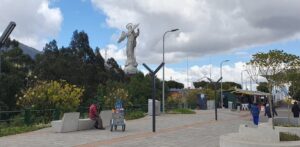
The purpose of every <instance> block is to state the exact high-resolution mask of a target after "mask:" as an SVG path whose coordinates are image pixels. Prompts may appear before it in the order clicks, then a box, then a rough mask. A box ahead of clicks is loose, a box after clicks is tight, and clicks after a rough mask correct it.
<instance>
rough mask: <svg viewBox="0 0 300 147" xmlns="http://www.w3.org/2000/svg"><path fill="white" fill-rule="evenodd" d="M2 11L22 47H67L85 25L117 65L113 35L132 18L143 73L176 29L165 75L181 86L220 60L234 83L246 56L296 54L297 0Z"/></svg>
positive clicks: (299, 33)
mask: <svg viewBox="0 0 300 147" xmlns="http://www.w3.org/2000/svg"><path fill="white" fill-rule="evenodd" d="M11 5H14V6H15V9H10V6H11ZM24 6H26V7H24ZM1 11H2V13H0V15H1V17H0V31H1V30H3V29H4V28H5V27H6V25H7V24H8V22H9V21H12V20H14V21H15V22H16V23H17V27H16V29H15V30H14V32H13V34H12V37H13V38H16V39H17V40H20V41H21V42H23V43H25V44H27V45H29V46H32V47H35V48H37V49H39V50H41V49H42V48H43V46H44V45H45V43H47V42H49V41H50V40H52V39H55V40H56V41H57V42H58V46H59V47H61V46H68V45H69V43H70V40H71V37H72V33H73V31H74V30H79V31H81V30H84V31H85V32H86V33H87V34H88V35H89V41H90V45H91V47H92V48H94V49H95V47H96V46H98V47H100V48H101V49H102V51H101V53H102V55H103V56H104V49H106V50H107V55H108V57H114V58H115V59H116V60H117V61H118V63H119V64H120V65H121V66H123V65H124V62H125V60H126V56H125V52H124V51H125V46H126V41H124V42H123V43H121V44H117V39H118V38H119V36H120V33H121V31H126V29H125V26H126V24H127V23H135V24H137V23H139V24H140V25H139V28H140V36H139V37H138V44H137V47H136V52H135V53H136V57H137V61H138V63H139V69H140V70H142V71H143V72H145V69H144V68H143V67H142V66H141V64H142V63H147V64H149V65H150V66H151V67H152V68H154V67H156V66H157V65H158V64H159V63H161V61H162V36H163V34H164V32H165V31H167V30H170V29H174V28H179V29H180V30H179V31H178V32H174V33H169V34H168V35H167V36H166V42H165V44H166V46H165V50H166V79H170V78H171V77H172V79H175V80H177V81H179V82H182V83H184V84H185V85H191V83H187V81H188V80H187V79H189V81H196V80H198V79H200V78H201V77H204V76H207V74H208V72H210V74H211V75H212V77H213V78H218V77H219V76H220V75H219V73H220V72H219V71H220V67H219V66H220V63H221V62H222V61H223V60H227V59H229V60H230V62H227V63H224V65H223V69H222V71H223V77H224V81H235V82H237V83H239V82H240V73H241V71H242V70H244V67H243V65H244V64H245V62H248V61H249V60H250V58H251V55H252V54H255V53H257V52H268V50H270V49H282V50H284V51H285V52H287V53H291V54H296V55H300V52H299V49H300V40H299V39H300V18H299V16H298V14H300V1H297V0H290V1H284V2H282V1H281V0H273V1H272V3H269V2H268V1H260V0H256V1H243V0H237V1H219V0H186V1H182V0H147V1H141V0H72V1H68V0H27V1H22V0H18V2H14V1H3V2H2V3H1V5H0V12H1ZM187 57H188V58H189V61H188V73H189V77H187ZM158 77H159V78H161V77H162V73H161V72H160V73H158Z"/></svg>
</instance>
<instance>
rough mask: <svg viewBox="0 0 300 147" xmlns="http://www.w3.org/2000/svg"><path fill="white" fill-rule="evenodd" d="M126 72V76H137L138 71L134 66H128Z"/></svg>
mask: <svg viewBox="0 0 300 147" xmlns="http://www.w3.org/2000/svg"><path fill="white" fill-rule="evenodd" d="M124 72H125V74H129V75H132V74H136V73H137V72H138V70H137V68H136V67H134V66H133V65H128V66H126V67H125V69H124Z"/></svg>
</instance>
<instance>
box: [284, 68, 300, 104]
mask: <svg viewBox="0 0 300 147" xmlns="http://www.w3.org/2000/svg"><path fill="white" fill-rule="evenodd" d="M287 75H288V79H289V81H290V83H291V85H290V87H289V95H290V96H291V97H292V98H293V99H295V100H298V101H299V100H300V81H299V79H300V73H299V71H298V70H289V71H288V72H287Z"/></svg>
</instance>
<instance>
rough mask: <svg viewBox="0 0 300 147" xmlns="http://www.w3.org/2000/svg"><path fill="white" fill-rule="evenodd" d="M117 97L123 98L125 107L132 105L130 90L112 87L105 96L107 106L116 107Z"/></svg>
mask: <svg viewBox="0 0 300 147" xmlns="http://www.w3.org/2000/svg"><path fill="white" fill-rule="evenodd" d="M117 99H121V100H122V102H123V105H124V106H123V107H127V106H128V105H132V104H131V103H130V101H129V100H128V99H129V97H128V91H127V90H125V89H123V88H112V89H111V90H110V91H109V92H108V93H107V95H105V96H104V103H105V105H106V106H109V107H112V108H114V105H115V103H116V101H117Z"/></svg>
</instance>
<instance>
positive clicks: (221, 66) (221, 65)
mask: <svg viewBox="0 0 300 147" xmlns="http://www.w3.org/2000/svg"><path fill="white" fill-rule="evenodd" d="M228 61H229V60H224V61H222V62H221V63H220V75H221V81H220V83H221V95H220V97H221V108H223V91H222V79H223V78H222V68H223V63H224V62H228Z"/></svg>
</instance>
